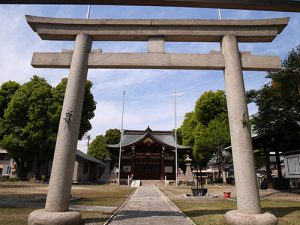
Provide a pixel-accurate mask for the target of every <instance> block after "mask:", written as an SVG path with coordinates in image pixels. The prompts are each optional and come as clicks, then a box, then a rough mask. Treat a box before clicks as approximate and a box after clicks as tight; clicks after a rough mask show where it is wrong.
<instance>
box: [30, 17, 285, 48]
mask: <svg viewBox="0 0 300 225" xmlns="http://www.w3.org/2000/svg"><path fill="white" fill-rule="evenodd" d="M26 19H27V22H28V24H29V25H30V26H31V28H32V29H33V30H34V31H35V32H37V33H38V35H39V36H40V37H41V38H42V39H43V40H75V37H76V35H77V34H79V33H86V34H87V35H89V36H90V37H91V38H92V40H94V41H148V40H149V38H150V37H163V38H164V40H165V41H169V42H220V41H221V39H222V37H223V36H224V35H228V34H229V35H234V36H236V37H237V39H238V41H239V42H271V41H273V40H274V38H275V37H276V36H277V35H278V34H280V33H281V32H282V30H283V29H284V28H285V27H286V26H287V24H288V22H289V18H279V19H263V20H177V19H175V20H140V19H139V20H103V19H65V18H49V17H35V16H26Z"/></svg>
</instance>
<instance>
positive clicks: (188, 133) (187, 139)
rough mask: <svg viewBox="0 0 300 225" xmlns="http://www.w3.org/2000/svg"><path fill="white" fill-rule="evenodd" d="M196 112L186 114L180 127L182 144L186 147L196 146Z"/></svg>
mask: <svg viewBox="0 0 300 225" xmlns="http://www.w3.org/2000/svg"><path fill="white" fill-rule="evenodd" d="M198 123H199V122H198V121H197V120H196V117H195V113H194V112H188V113H186V114H185V118H184V121H183V123H182V125H181V127H180V132H181V137H182V143H183V145H186V146H194V142H195V140H194V131H195V129H196V127H197V125H198Z"/></svg>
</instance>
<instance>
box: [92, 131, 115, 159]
mask: <svg viewBox="0 0 300 225" xmlns="http://www.w3.org/2000/svg"><path fill="white" fill-rule="evenodd" d="M88 155H90V156H92V157H95V158H96V159H99V160H103V159H105V158H108V157H110V152H109V151H108V150H107V148H106V140H105V137H104V136H103V135H98V136H96V138H95V139H94V140H93V141H92V143H91V144H90V146H89V149H88Z"/></svg>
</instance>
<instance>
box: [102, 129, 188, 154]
mask: <svg viewBox="0 0 300 225" xmlns="http://www.w3.org/2000/svg"><path fill="white" fill-rule="evenodd" d="M147 137H150V138H152V139H153V140H154V141H155V142H158V143H160V144H162V145H164V146H168V147H172V148H175V137H174V134H173V132H172V131H155V130H151V129H150V128H149V127H148V128H147V129H146V130H124V131H123V135H122V148H124V147H130V146H134V145H136V144H137V143H140V142H141V141H143V140H144V139H146V138H147ZM107 147H108V148H120V143H118V144H115V145H107ZM177 148H178V149H190V148H191V147H188V146H183V145H178V144H177Z"/></svg>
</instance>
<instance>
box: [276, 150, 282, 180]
mask: <svg viewBox="0 0 300 225" xmlns="http://www.w3.org/2000/svg"><path fill="white" fill-rule="evenodd" d="M276 166H277V172H278V177H279V178H282V171H281V163H280V157H279V151H278V150H276Z"/></svg>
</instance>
